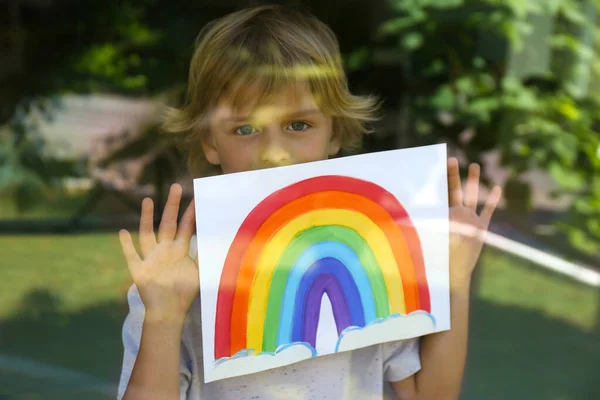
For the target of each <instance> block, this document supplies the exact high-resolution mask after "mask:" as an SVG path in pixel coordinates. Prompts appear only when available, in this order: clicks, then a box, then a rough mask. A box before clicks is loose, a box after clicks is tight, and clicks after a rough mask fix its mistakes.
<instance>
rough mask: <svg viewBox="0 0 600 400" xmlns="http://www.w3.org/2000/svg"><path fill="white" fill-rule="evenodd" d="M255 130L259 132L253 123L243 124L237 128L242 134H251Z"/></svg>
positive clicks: (239, 133) (238, 132)
mask: <svg viewBox="0 0 600 400" xmlns="http://www.w3.org/2000/svg"><path fill="white" fill-rule="evenodd" d="M254 132H257V130H256V129H254V127H253V126H252V125H243V126H240V127H239V128H237V129H236V130H235V133H237V134H238V135H242V136H246V135H251V134H253V133H254Z"/></svg>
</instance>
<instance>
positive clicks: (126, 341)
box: [117, 285, 191, 400]
mask: <svg viewBox="0 0 600 400" xmlns="http://www.w3.org/2000/svg"><path fill="white" fill-rule="evenodd" d="M127 302H128V303H129V314H128V315H127V317H126V318H125V322H124V323H123V330H122V338H123V365H122V368H121V378H120V380H119V387H118V392H117V399H118V400H121V399H122V398H123V395H124V394H125V389H127V385H128V383H129V378H130V377H131V372H132V371H133V366H134V364H135V360H136V358H137V355H138V352H139V349H140V341H141V338H142V327H143V324H144V315H145V312H144V303H143V302H142V298H141V297H140V294H139V292H138V290H137V288H136V286H135V285H132V286H131V287H130V288H129V291H128V292H127ZM181 351H182V354H181V365H180V378H179V381H180V391H179V393H180V396H181V399H182V400H185V399H186V398H187V393H188V388H189V382H190V378H191V372H190V370H189V368H188V362H187V360H188V358H189V357H188V356H187V355H186V354H185V347H184V346H181Z"/></svg>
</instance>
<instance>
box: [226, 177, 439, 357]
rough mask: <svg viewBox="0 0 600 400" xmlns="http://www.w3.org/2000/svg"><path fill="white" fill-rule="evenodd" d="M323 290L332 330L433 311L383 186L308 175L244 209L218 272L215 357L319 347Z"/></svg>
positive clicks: (410, 242)
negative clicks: (329, 307)
mask: <svg viewBox="0 0 600 400" xmlns="http://www.w3.org/2000/svg"><path fill="white" fill-rule="evenodd" d="M325 293H326V294H327V295H328V297H329V299H330V301H331V305H332V310H333V316H334V320H335V323H336V328H337V331H338V335H340V334H341V333H342V331H344V330H345V329H346V328H348V327H352V326H358V327H364V326H365V325H367V324H369V323H372V322H374V321H376V320H379V319H382V318H386V317H388V316H390V315H392V314H405V315H406V314H410V313H411V312H413V311H417V310H423V311H426V312H431V310H430V308H431V305H430V295H429V287H428V284H427V278H426V275H425V265H424V260H423V254H422V250H421V243H420V240H419V236H418V234H417V232H416V230H415V228H414V226H413V224H412V222H411V220H410V218H409V216H408V214H407V212H406V210H405V209H404V208H403V207H402V205H401V204H400V203H399V202H398V200H397V199H396V198H395V197H394V196H393V195H392V194H391V193H389V192H388V191H387V190H385V189H383V188H382V187H381V186H378V185H376V184H374V183H372V182H368V181H364V180H360V179H356V178H351V177H347V176H338V175H327V176H319V177H315V178H309V179H306V180H303V181H300V182H297V183H295V184H292V185H290V186H287V187H285V188H283V189H281V190H278V191H276V192H274V193H272V194H271V195H269V196H268V197H266V198H265V199H264V200H263V201H261V202H260V203H259V204H258V205H257V206H256V207H255V208H254V209H253V210H252V211H251V212H250V213H249V214H248V216H247V217H246V218H245V220H244V221H243V223H242V224H241V226H240V228H239V230H238V232H237V234H236V236H235V237H234V239H233V241H232V243H231V246H230V248H229V251H228V254H227V257H226V259H225V263H224V266H223V271H222V273H221V280H220V283H219V291H218V293H217V306H216V307H217V309H216V320H215V332H214V333H215V335H214V338H215V343H214V351H215V353H214V354H215V360H219V359H222V358H224V357H232V356H233V355H235V354H236V353H238V352H240V351H242V350H248V349H251V350H253V351H254V353H255V354H258V353H260V352H275V351H276V350H277V349H278V348H279V347H280V346H282V345H287V344H290V343H295V342H304V343H309V344H310V345H311V346H313V347H315V339H316V331H317V324H318V320H319V312H320V303H321V299H322V297H323V294H325Z"/></svg>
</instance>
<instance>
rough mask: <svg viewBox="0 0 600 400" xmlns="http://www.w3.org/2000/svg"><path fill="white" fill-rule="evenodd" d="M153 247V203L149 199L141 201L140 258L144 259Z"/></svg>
mask: <svg viewBox="0 0 600 400" xmlns="http://www.w3.org/2000/svg"><path fill="white" fill-rule="evenodd" d="M155 246H156V235H155V234H154V202H153V201H152V199H150V198H145V199H144V200H143V201H142V216H141V217H140V247H141V250H142V257H146V256H147V255H148V253H150V252H151V251H152V249H154V247H155Z"/></svg>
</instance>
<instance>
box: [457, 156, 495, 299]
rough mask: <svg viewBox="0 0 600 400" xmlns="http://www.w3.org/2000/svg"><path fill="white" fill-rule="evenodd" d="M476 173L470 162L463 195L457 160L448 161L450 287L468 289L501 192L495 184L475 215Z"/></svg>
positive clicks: (476, 165) (473, 165)
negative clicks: (478, 213)
mask: <svg viewBox="0 0 600 400" xmlns="http://www.w3.org/2000/svg"><path fill="white" fill-rule="evenodd" d="M479 174H480V167H479V165H478V164H471V165H470V166H469V177H468V178H467V184H466V185H465V189H464V194H463V188H462V185H461V181H460V172H459V167H458V160H457V159H456V158H450V159H449V160H448V197H449V203H450V287H451V290H455V289H468V288H469V285H470V282H471V275H472V273H473V270H474V269H475V265H476V264H477V260H478V259H479V256H480V254H481V249H482V247H483V242H484V240H485V235H486V233H487V230H488V226H489V224H490V220H491V219H492V215H493V214H494V211H495V210H496V206H497V205H498V202H499V201H500V196H501V194H502V190H501V188H500V187H499V186H496V187H494V188H493V189H492V192H491V193H490V196H489V197H488V199H487V201H486V203H485V205H484V206H483V209H482V211H481V214H480V215H477V203H478V198H479Z"/></svg>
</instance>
